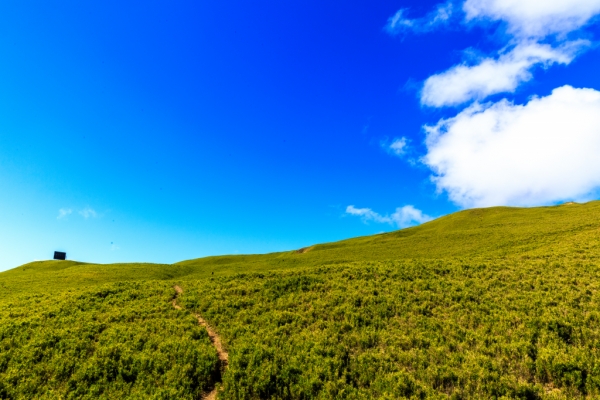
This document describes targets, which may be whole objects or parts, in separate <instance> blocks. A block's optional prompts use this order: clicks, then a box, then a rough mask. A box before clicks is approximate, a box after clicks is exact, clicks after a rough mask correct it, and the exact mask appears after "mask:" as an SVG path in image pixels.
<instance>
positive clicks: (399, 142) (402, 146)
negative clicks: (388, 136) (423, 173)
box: [382, 137, 408, 157]
mask: <svg viewBox="0 0 600 400" xmlns="http://www.w3.org/2000/svg"><path fill="white" fill-rule="evenodd" d="M382 145H383V147H384V148H385V149H386V150H387V151H389V152H390V153H392V154H394V155H397V156H398V157H402V156H403V155H404V154H406V149H407V146H408V139H406V138H405V137H401V138H396V139H394V140H393V141H392V143H391V144H389V145H388V144H387V143H382Z"/></svg>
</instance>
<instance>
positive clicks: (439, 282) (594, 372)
mask: <svg viewBox="0 0 600 400" xmlns="http://www.w3.org/2000/svg"><path fill="white" fill-rule="evenodd" d="M599 256H600V202H590V203H587V204H565V205H561V206H555V207H540V208H527V209H525V208H507V207H496V208H488V209H475V210H466V211H462V212H458V213H455V214H452V215H448V216H445V217H442V218H439V219H437V220H434V221H431V222H429V223H426V224H423V225H421V226H418V227H413V228H408V229H404V230H400V231H396V232H392V233H387V234H381V235H375V236H369V237H360V238H354V239H349V240H344V241H341V242H336V243H327V244H320V245H314V246H310V247H307V248H305V249H301V251H289V252H281V253H272V254H264V255H245V256H221V257H207V258H202V259H195V260H188V261H182V262H179V263H176V264H172V265H159V264H110V265H98V264H88V263H79V262H73V261H66V262H64V261H63V262H60V261H45V262H36V263H30V264H26V265H23V266H20V267H18V268H15V269H13V270H10V271H7V272H4V273H1V274H0V310H2V311H0V321H1V324H0V350H1V351H0V382H2V383H1V384H0V398H27V397H31V396H34V397H44V396H46V397H48V398H63V397H65V398H66V397H69V396H71V397H78V396H79V397H81V394H82V393H87V392H86V390H87V391H88V392H89V393H94V395H93V396H92V395H90V397H95V398H96V397H102V396H104V397H106V398H112V397H115V396H119V397H131V398H134V397H147V396H149V393H159V394H160V395H158V394H157V395H156V397H157V398H198V397H199V396H201V395H202V393H207V392H208V391H209V390H210V389H211V388H212V387H214V386H215V385H216V386H217V387H218V388H219V391H218V396H219V398H225V399H258V398H260V399H262V398H290V399H313V398H314V399H329V398H340V399H341V398H348V399H350V398H352V399H370V398H381V399H392V398H411V397H417V398H501V397H504V398H576V397H581V398H583V397H598V396H600V350H599V349H600V291H599V288H600V268H599V267H600V265H599ZM176 284H177V285H179V286H181V287H182V288H183V290H184V291H183V293H182V294H181V295H180V296H179V297H178V303H179V304H180V305H181V309H180V310H176V309H174V308H173V307H172V306H171V300H172V299H173V298H175V296H176V293H175V291H174V289H173V286H174V285H176ZM194 314H197V315H201V316H202V317H203V318H204V319H205V320H206V321H208V323H209V324H211V326H213V328H214V329H215V331H217V332H219V334H220V337H221V340H222V341H223V344H224V346H225V347H226V348H227V351H228V353H229V357H230V359H229V366H228V368H227V369H226V370H225V369H224V368H225V366H224V365H222V364H219V360H218V357H217V354H216V350H215V349H214V347H211V346H210V340H209V337H208V335H207V334H206V332H205V330H202V329H200V328H199V327H198V326H197V325H194V321H195V318H194V316H193V315H194ZM136 326H141V327H143V328H140V329H136ZM174 326H177V327H179V328H178V329H176V330H173V327H174ZM82 335H83V337H84V338H86V339H85V340H81V337H82ZM124 337H125V338H126V339H123V338H124ZM159 338H163V340H165V341H166V342H168V343H172V344H169V345H168V346H166V347H161V344H160V342H161V340H160V339H159ZM169 338H173V340H172V341H169V340H170V339H169ZM175 343H177V344H175ZM169 346H175V347H169ZM81 351H84V353H85V354H86V357H83V358H78V357H75V356H73V354H81V353H80V352H81ZM169 352H179V353H177V354H181V355H180V356H178V357H174V358H171V359H169V357H166V358H165V357H164V356H162V355H161V354H168V353H169ZM153 354H156V358H157V360H158V361H156V363H154V364H153V361H152V360H153ZM68 360H73V361H68ZM64 365H68V366H69V367H68V368H65V367H64ZM32 371H33V372H32ZM158 377H162V378H160V379H159V378H158ZM181 382H185V384H182V383H181ZM77 394H79V395H77ZM84 397H85V396H84Z"/></svg>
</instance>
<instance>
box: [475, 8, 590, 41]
mask: <svg viewBox="0 0 600 400" xmlns="http://www.w3.org/2000/svg"><path fill="white" fill-rule="evenodd" d="M463 10H464V12H465V13H466V19H467V21H470V20H475V19H488V20H493V21H504V22H506V23H507V25H508V32H509V33H511V34H513V35H515V36H517V37H521V38H543V37H546V36H548V35H553V34H566V33H568V32H572V31H574V30H577V29H580V28H582V27H583V26H584V25H586V24H587V23H588V22H589V21H590V20H591V19H592V18H593V17H594V16H595V15H597V14H598V13H600V0H466V1H465V2H464V4H463Z"/></svg>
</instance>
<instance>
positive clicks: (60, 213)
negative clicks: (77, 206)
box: [56, 208, 73, 219]
mask: <svg viewBox="0 0 600 400" xmlns="http://www.w3.org/2000/svg"><path fill="white" fill-rule="evenodd" d="M72 212H73V210H71V209H70V208H61V209H60V210H58V217H56V219H63V218H64V217H66V216H67V215H69V214H71V213H72Z"/></svg>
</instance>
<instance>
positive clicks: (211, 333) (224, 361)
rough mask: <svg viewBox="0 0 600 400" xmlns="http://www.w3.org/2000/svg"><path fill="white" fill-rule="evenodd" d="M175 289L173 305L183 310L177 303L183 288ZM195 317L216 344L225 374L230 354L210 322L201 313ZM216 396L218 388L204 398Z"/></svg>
mask: <svg viewBox="0 0 600 400" xmlns="http://www.w3.org/2000/svg"><path fill="white" fill-rule="evenodd" d="M173 289H175V292H177V294H176V295H175V298H174V299H173V307H175V308H176V309H178V310H181V306H180V305H179V304H177V299H178V298H179V295H181V293H183V289H182V288H181V287H179V286H178V285H175V286H173ZM194 317H196V319H197V320H198V324H200V325H202V326H203V327H204V328H206V332H208V337H209V338H210V341H211V342H212V344H213V346H215V349H217V355H218V356H219V369H220V371H221V374H223V373H224V372H225V369H226V368H227V364H228V363H229V354H228V353H227V352H226V351H225V349H223V344H222V342H221V337H220V336H219V335H218V334H217V332H215V331H214V329H212V328H211V327H210V325H209V324H208V322H206V320H205V319H204V318H202V317H201V316H200V315H198V314H194ZM216 398H217V389H216V388H214V389H213V390H212V391H210V392H209V393H207V394H206V395H204V397H203V399H204V400H216Z"/></svg>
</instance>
